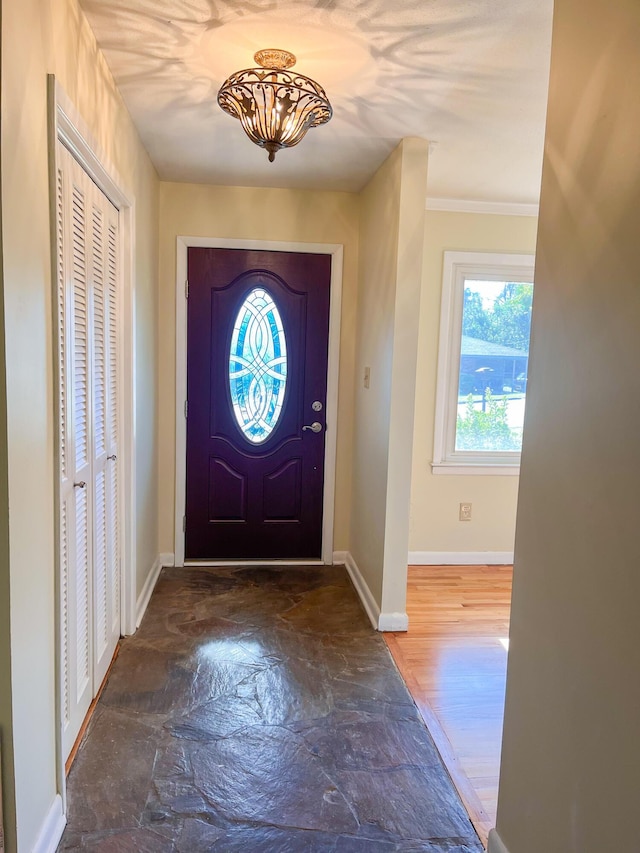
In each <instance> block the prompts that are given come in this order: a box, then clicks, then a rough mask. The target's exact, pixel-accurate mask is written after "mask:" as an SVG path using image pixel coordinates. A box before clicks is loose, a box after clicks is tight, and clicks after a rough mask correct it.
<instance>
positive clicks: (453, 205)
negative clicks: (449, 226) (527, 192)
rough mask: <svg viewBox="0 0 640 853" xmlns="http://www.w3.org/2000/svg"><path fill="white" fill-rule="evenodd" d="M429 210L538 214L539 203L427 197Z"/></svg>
mask: <svg viewBox="0 0 640 853" xmlns="http://www.w3.org/2000/svg"><path fill="white" fill-rule="evenodd" d="M426 209H427V210H443V211H446V212H448V213H492V214H497V215H499V216H537V215H538V209H539V206H538V205H537V204H520V203H517V202H509V201H471V200H467V199H462V198H427V203H426Z"/></svg>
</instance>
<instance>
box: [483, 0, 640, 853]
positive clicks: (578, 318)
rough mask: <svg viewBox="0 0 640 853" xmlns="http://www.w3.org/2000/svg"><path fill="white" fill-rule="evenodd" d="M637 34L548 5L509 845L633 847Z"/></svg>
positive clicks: (507, 744)
mask: <svg viewBox="0 0 640 853" xmlns="http://www.w3.org/2000/svg"><path fill="white" fill-rule="evenodd" d="M639 43H640V5H639V4H638V2H637V0H618V2H617V3H613V4H612V3H610V2H606V0H556V2H555V12H554V30H553V47H552V62H551V88H550V100H549V114H548V120H547V139H546V148H545V161H544V171H543V182H542V197H541V204H540V230H539V236H538V254H537V269H536V288H537V290H536V296H535V299H534V309H533V335H532V354H531V364H530V367H531V370H530V380H531V381H530V386H529V392H530V401H529V402H530V406H529V410H528V413H527V418H526V423H525V433H524V452H523V459H522V467H521V477H520V480H521V482H520V497H519V506H518V526H517V533H516V565H515V582H514V593H513V609H512V617H511V647H510V651H509V666H508V677H507V703H506V715H505V727H504V742H503V752H502V770H501V778H500V795H499V801H498V832H499V834H500V836H501V838H502V841H503V843H504V845H506V847H507V849H508V850H509V853H540V851H544V853H603V852H604V851H607V853H608V851H611V853H613V851H623V850H624V851H631V850H637V849H638V814H637V812H638V791H639V790H640V775H639V774H640V738H639V737H638V725H639V719H640V677H639V673H640V619H639V618H638V602H639V601H640V538H639V536H638V472H639V471H640V443H639V441H638V436H639V435H640V402H639V394H638V382H639V380H638V376H639V373H638V366H639V365H640V285H639V279H638V270H639V269H640V240H639V239H638V199H639V198H640V99H639V98H638V80H640V52H639V51H638V44H639ZM494 849H496V850H497V849H499V848H498V847H497V845H496V847H494Z"/></svg>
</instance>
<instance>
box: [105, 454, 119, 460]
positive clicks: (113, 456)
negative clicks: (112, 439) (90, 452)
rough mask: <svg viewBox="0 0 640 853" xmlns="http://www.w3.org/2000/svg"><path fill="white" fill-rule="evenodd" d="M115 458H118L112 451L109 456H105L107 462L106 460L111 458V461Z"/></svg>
mask: <svg viewBox="0 0 640 853" xmlns="http://www.w3.org/2000/svg"><path fill="white" fill-rule="evenodd" d="M117 458H118V457H117V456H116V454H115V453H113V454H112V455H111V456H107V462H108V461H109V460H111V461H112V462H115V461H116V459H117Z"/></svg>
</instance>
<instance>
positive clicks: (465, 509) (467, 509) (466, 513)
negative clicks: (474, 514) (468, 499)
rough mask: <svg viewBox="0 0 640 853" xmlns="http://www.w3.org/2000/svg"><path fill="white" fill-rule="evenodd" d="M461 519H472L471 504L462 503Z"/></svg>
mask: <svg viewBox="0 0 640 853" xmlns="http://www.w3.org/2000/svg"><path fill="white" fill-rule="evenodd" d="M460 521H471V504H460Z"/></svg>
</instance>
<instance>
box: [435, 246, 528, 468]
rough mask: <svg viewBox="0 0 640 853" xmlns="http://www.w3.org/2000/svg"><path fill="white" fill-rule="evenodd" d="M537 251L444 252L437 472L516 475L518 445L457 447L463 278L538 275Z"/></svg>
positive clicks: (506, 278) (502, 278)
mask: <svg viewBox="0 0 640 853" xmlns="http://www.w3.org/2000/svg"><path fill="white" fill-rule="evenodd" d="M534 263H535V255H533V254H504V253H501V252H445V253H444V267H443V277H442V303H441V309H440V344H439V350H438V377H437V385H436V415H435V431H434V446H433V461H432V463H431V468H432V471H433V473H434V474H491V475H494V474H498V475H501V474H502V475H512V476H517V475H518V474H519V473H520V453H519V452H517V451H484V450H483V451H471V450H456V449H455V438H456V418H457V411H458V385H459V373H460V350H461V346H462V307H463V293H464V282H465V280H466V279H475V280H479V281H510V282H511V281H514V282H518V281H524V282H532V281H533V272H534Z"/></svg>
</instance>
